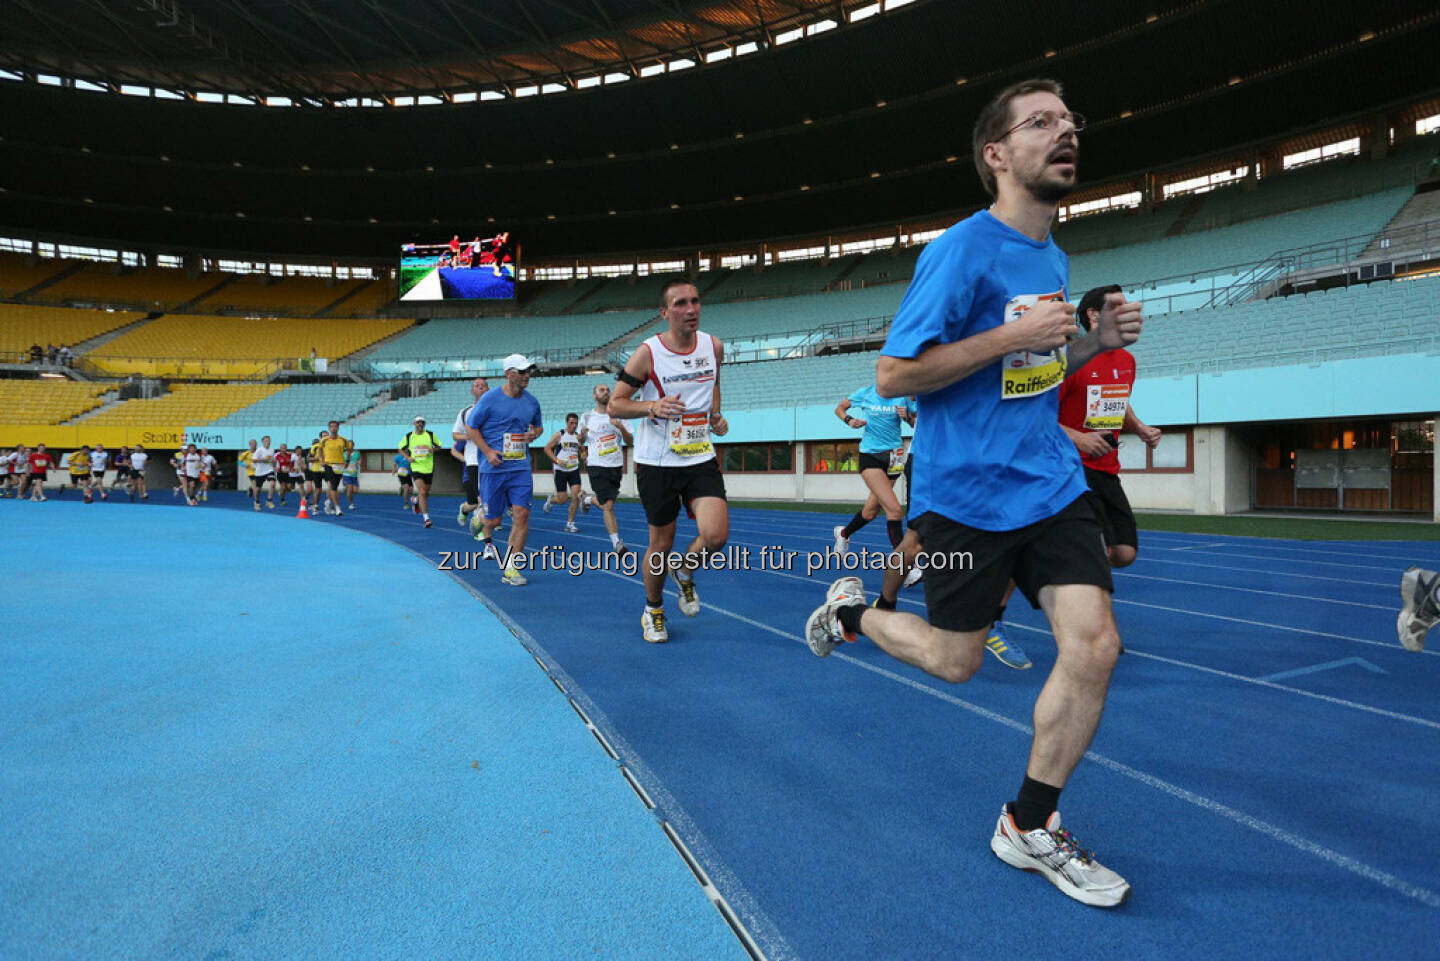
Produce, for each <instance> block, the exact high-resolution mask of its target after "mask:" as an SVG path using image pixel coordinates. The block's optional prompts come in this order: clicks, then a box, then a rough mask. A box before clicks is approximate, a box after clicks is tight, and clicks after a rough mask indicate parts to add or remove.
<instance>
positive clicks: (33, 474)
mask: <svg viewBox="0 0 1440 961" xmlns="http://www.w3.org/2000/svg"><path fill="white" fill-rule="evenodd" d="M54 466H55V460H54V458H52V457H51V456H50V452H49V451H48V450H46V449H45V445H44V444H36V445H35V450H34V451H33V452H32V453H31V454H30V485H29V490H30V492H31V493H30V499H31V500H32V501H43V500H49V498H48V497H46V496H45V472H46V471H48V470H49V469H50V468H52V467H54ZM20 496H21V497H24V496H25V492H24V491H21V492H20Z"/></svg>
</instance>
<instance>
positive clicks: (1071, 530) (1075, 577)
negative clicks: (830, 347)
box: [911, 492, 1115, 631]
mask: <svg viewBox="0 0 1440 961" xmlns="http://www.w3.org/2000/svg"><path fill="white" fill-rule="evenodd" d="M1093 503H1094V500H1093V498H1092V496H1091V495H1090V494H1089V493H1088V492H1087V493H1085V494H1082V495H1081V496H1080V497H1078V498H1076V499H1075V500H1073V501H1071V502H1070V504H1069V505H1067V506H1066V507H1065V509H1064V510H1062V511H1060V513H1058V514H1056V515H1055V516H1053V517H1048V518H1046V519H1045V520H1042V521H1036V522H1035V523H1034V524H1030V525H1028V526H1026V527H1022V528H1020V529H1019V530H1013V531H986V530H980V529H979V528H977V527H969V526H967V525H965V524H961V523H958V522H956V521H953V520H951V519H950V518H948V517H945V516H944V515H942V514H937V513H935V512H934V511H928V512H926V513H924V514H922V515H920V516H919V517H917V518H916V519H915V522H914V523H913V524H912V525H911V526H912V527H913V528H914V529H915V532H916V533H917V534H918V535H919V536H920V544H921V551H922V553H923V555H924V556H925V557H926V559H927V564H926V568H925V575H924V584H925V606H926V608H927V609H928V614H929V621H930V623H931V624H933V625H934V626H936V627H938V628H940V629H941V630H946V631H978V630H980V629H981V628H984V627H988V626H989V625H990V623H991V622H992V621H993V620H994V619H995V612H996V610H998V609H999V607H1000V601H1001V599H1002V598H1003V597H1004V596H1005V588H1006V586H1007V585H1008V584H1009V583H1010V581H1011V579H1012V578H1013V579H1014V581H1015V586H1016V587H1018V588H1020V590H1021V592H1022V593H1024V595H1025V598H1026V599H1027V600H1028V601H1029V602H1030V605H1031V606H1032V607H1037V608H1038V607H1039V606H1040V601H1039V598H1040V589H1041V588H1042V587H1046V586H1047V585H1058V584H1094V585H1095V586H1096V587H1101V588H1104V589H1105V590H1107V591H1112V592H1113V591H1114V590H1115V586H1114V581H1113V580H1112V579H1111V576H1110V561H1109V558H1108V557H1107V556H1106V554H1105V542H1104V538H1103V536H1102V534H1101V531H1100V522H1099V520H1098V519H1097V518H1096V517H1095V510H1094V508H1093V506H1092V504H1093Z"/></svg>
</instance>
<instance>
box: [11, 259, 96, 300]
mask: <svg viewBox="0 0 1440 961" xmlns="http://www.w3.org/2000/svg"><path fill="white" fill-rule="evenodd" d="M84 269H85V261H83V260H77V261H75V262H74V263H72V264H70V266H68V267H66V268H65V269H64V270H61V271H59V272H58V273H56V274H55V275H54V276H52V277H46V278H45V279H44V280H42V281H40V283H38V284H34V285H32V286H31V287H29V288H27V289H25V290H22V291H20V292H19V293H17V294H16V295H15V298H14V299H15V301H16V302H17V303H24V302H25V301H26V300H28V299H29V298H30V296H31V295H32V294H38V293H39V292H40V291H42V290H45V289H46V288H48V287H54V286H55V285H56V284H58V283H60V281H62V280H64V279H66V278H67V277H73V276H74V275H76V274H78V273H80V271H82V270H84Z"/></svg>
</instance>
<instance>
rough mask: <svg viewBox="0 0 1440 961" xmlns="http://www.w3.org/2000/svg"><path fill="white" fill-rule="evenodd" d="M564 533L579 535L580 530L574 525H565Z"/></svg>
mask: <svg viewBox="0 0 1440 961" xmlns="http://www.w3.org/2000/svg"><path fill="white" fill-rule="evenodd" d="M565 533H567V534H578V533H580V528H578V527H576V526H575V525H574V524H566V525H565Z"/></svg>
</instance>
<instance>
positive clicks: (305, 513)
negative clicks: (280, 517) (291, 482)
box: [295, 497, 310, 520]
mask: <svg viewBox="0 0 1440 961" xmlns="http://www.w3.org/2000/svg"><path fill="white" fill-rule="evenodd" d="M295 517H296V518H297V519H299V520H309V519H310V512H309V511H308V510H306V509H305V498H303V497H302V498H300V513H298V514H296V515H295Z"/></svg>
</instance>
